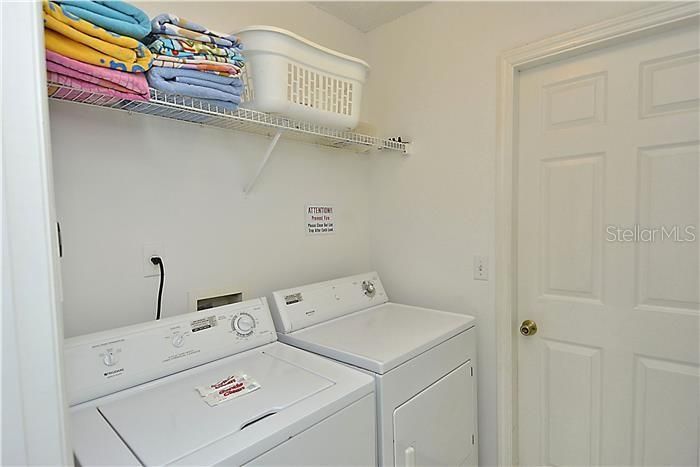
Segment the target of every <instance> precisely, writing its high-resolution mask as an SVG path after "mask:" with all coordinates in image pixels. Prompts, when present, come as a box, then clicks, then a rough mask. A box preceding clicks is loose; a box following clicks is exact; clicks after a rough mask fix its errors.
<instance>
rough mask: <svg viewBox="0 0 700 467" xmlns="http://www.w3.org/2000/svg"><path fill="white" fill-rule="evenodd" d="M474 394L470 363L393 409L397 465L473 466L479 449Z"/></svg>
mask: <svg viewBox="0 0 700 467" xmlns="http://www.w3.org/2000/svg"><path fill="white" fill-rule="evenodd" d="M474 391H475V385H474V377H473V376H472V370H471V361H468V362H466V363H464V364H463V365H462V366H460V367H458V368H457V369H455V370H453V371H452V372H451V373H448V374H447V375H445V376H444V377H442V378H441V379H439V380H438V381H436V382H435V383H433V384H432V385H430V386H428V387H427V388H426V389H424V390H423V391H421V392H420V393H418V394H417V395H415V396H414V397H413V398H411V399H409V400H408V401H406V402H405V403H404V404H402V405H401V406H399V407H398V408H397V409H396V410H394V459H395V461H394V462H395V465H396V466H397V467H398V466H400V467H404V466H405V467H413V466H435V465H445V466H463V465H471V464H472V463H473V461H474V459H475V455H474V454H475V450H476V447H475V444H474V442H475V438H476V433H475V426H476V425H475V416H476V414H475V410H476V407H475V404H474V401H475V398H474Z"/></svg>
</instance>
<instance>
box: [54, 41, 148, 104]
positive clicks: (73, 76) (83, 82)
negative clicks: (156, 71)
mask: <svg viewBox="0 0 700 467" xmlns="http://www.w3.org/2000/svg"><path fill="white" fill-rule="evenodd" d="M46 70H47V71H48V80H49V81H51V82H53V83H57V84H63V85H64V86H69V87H71V88H74V89H82V90H85V91H90V92H97V93H100V94H104V95H107V96H113V97H119V98H120V99H130V100H143V101H146V100H148V97H149V91H148V82H147V81H146V76H145V75H144V74H143V73H126V72H123V71H118V70H111V69H109V68H103V67H99V66H95V65H90V64H89V63H83V62H79V61H77V60H73V59H72V58H69V57H64V56H63V55H61V54H58V53H56V52H52V51H51V50H47V51H46Z"/></svg>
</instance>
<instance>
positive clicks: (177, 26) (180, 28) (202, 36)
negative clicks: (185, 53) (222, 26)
mask: <svg viewBox="0 0 700 467" xmlns="http://www.w3.org/2000/svg"><path fill="white" fill-rule="evenodd" d="M151 31H152V32H153V33H154V34H167V35H169V36H178V37H183V38H185V39H193V40H196V41H199V42H211V43H213V44H216V45H220V46H223V47H237V46H238V45H239V42H238V38H237V37H236V36H234V35H232V34H224V33H220V32H216V31H211V30H209V29H207V28H205V27H204V26H201V25H199V24H197V23H193V22H192V21H188V20H186V19H184V18H180V17H178V16H176V15H173V14H170V13H163V14H160V15H158V16H156V17H155V18H153V20H151Z"/></svg>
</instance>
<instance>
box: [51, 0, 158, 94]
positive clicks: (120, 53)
mask: <svg viewBox="0 0 700 467" xmlns="http://www.w3.org/2000/svg"><path fill="white" fill-rule="evenodd" d="M149 32H150V22H149V20H148V16H146V14H145V13H144V12H143V11H141V10H139V9H138V8H136V7H134V6H132V5H129V4H128V3H125V2H122V1H119V0H104V1H100V0H92V1H91V0H51V1H47V0H45V1H44V37H45V42H46V49H47V50H46V69H47V73H48V80H49V81H50V82H53V83H57V84H62V85H65V86H69V87H71V88H76V89H81V90H85V91H89V92H97V93H101V94H105V95H108V96H113V97H118V98H121V99H132V100H148V95H149V94H148V82H147V81H146V78H145V76H144V72H145V71H147V70H148V69H149V68H150V67H151V64H152V62H153V54H152V53H151V51H150V50H149V49H148V48H147V47H146V46H145V45H144V44H142V43H141V42H139V40H140V39H143V38H144V37H145V36H146V35H148V33H149ZM49 92H50V93H52V94H53V93H58V94H61V93H63V94H66V93H68V92H69V91H68V90H66V89H56V88H54V89H50V90H49Z"/></svg>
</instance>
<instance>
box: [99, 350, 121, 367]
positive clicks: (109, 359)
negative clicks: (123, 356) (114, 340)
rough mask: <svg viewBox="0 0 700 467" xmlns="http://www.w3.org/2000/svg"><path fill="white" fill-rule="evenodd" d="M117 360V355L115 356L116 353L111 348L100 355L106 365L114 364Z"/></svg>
mask: <svg viewBox="0 0 700 467" xmlns="http://www.w3.org/2000/svg"><path fill="white" fill-rule="evenodd" d="M118 361H119V357H117V355H116V354H115V353H114V352H112V351H111V350H109V351H108V352H107V353H105V354H104V356H103V357H102V363H104V364H105V365H106V366H114V365H116V364H117V362H118Z"/></svg>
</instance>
